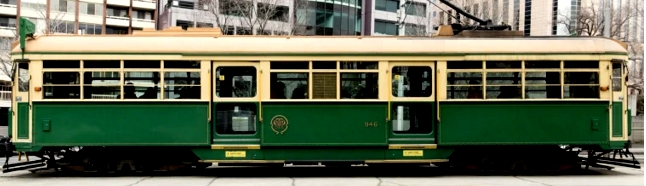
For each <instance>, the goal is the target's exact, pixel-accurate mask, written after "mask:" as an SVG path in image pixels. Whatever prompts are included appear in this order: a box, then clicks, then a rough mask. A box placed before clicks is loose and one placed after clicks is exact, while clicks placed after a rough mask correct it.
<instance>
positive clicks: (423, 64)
mask: <svg viewBox="0 0 646 186" xmlns="http://www.w3.org/2000/svg"><path fill="white" fill-rule="evenodd" d="M435 63H437V62H436V61H428V62H389V63H388V73H387V74H386V75H385V77H386V78H388V80H387V81H388V84H387V86H386V87H388V88H389V89H388V91H387V94H388V99H389V100H390V101H421V102H432V101H435V94H437V90H436V89H437V88H436V87H437V84H438V81H437V80H436V79H437V78H438V77H437V75H436V74H437V69H436V68H435V66H436V65H435ZM395 67H429V68H431V74H430V76H431V86H430V87H431V95H430V96H429V97H397V96H394V95H393V92H391V91H392V90H393V85H392V84H393V81H392V79H393V69H394V68H395Z"/></svg>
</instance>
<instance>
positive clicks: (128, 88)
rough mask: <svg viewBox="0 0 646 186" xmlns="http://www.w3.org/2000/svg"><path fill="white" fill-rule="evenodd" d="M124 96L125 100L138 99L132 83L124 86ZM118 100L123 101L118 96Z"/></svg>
mask: <svg viewBox="0 0 646 186" xmlns="http://www.w3.org/2000/svg"><path fill="white" fill-rule="evenodd" d="M123 95H124V96H123V97H124V99H137V95H136V94H135V86H134V85H133V84H132V83H128V84H126V85H125V86H123ZM117 99H121V95H118V96H117Z"/></svg>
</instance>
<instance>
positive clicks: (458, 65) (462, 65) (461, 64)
mask: <svg viewBox="0 0 646 186" xmlns="http://www.w3.org/2000/svg"><path fill="white" fill-rule="evenodd" d="M446 68H447V69H482V61H449V62H447V64H446Z"/></svg>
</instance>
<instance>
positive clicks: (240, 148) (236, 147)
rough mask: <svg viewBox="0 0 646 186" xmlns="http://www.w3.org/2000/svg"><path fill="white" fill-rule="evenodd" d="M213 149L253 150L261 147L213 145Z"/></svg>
mask: <svg viewBox="0 0 646 186" xmlns="http://www.w3.org/2000/svg"><path fill="white" fill-rule="evenodd" d="M211 149H212V150H229V149H230V150H236V149H238V150H251V149H260V145H211Z"/></svg>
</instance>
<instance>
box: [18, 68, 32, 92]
mask: <svg viewBox="0 0 646 186" xmlns="http://www.w3.org/2000/svg"><path fill="white" fill-rule="evenodd" d="M18 91H19V92H27V91H29V63H18Z"/></svg>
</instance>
